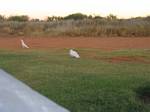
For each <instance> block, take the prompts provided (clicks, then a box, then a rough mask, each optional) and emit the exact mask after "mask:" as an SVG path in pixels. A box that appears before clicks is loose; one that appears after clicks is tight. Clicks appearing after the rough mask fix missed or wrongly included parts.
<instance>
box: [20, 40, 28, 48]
mask: <svg viewBox="0 0 150 112" xmlns="http://www.w3.org/2000/svg"><path fill="white" fill-rule="evenodd" d="M21 46H22V48H29V47H28V46H27V44H25V43H24V41H23V40H22V39H21Z"/></svg>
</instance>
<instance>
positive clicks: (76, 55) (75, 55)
mask: <svg viewBox="0 0 150 112" xmlns="http://www.w3.org/2000/svg"><path fill="white" fill-rule="evenodd" d="M69 55H70V56H71V57H73V58H80V56H79V54H78V52H77V51H75V50H73V49H70V50H69Z"/></svg>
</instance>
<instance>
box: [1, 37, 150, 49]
mask: <svg viewBox="0 0 150 112" xmlns="http://www.w3.org/2000/svg"><path fill="white" fill-rule="evenodd" d="M22 38H23V39H24V41H25V42H26V44H27V45H28V46H30V48H33V49H49V48H98V49H101V50H118V49H150V38H148V37H147V38H144V37H140V38H121V37H114V38H113V37H112V38H92V37H88V38H84V37H77V38H76V37H73V38H71V37H66V38H64V37H63V38H61V37H56V38H53V37H49V38H48V37H47V38H44V37H43V38H42V37H40V38H36V37H35V38H32V37H31V38H27V37H26V38H25V37H14V38H12V37H11V38H10V37H0V48H5V49H20V48H21V44H20V39H22Z"/></svg>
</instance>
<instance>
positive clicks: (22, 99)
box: [0, 69, 69, 112]
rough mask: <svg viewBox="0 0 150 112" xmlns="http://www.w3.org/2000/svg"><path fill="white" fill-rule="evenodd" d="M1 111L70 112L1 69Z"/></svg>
mask: <svg viewBox="0 0 150 112" xmlns="http://www.w3.org/2000/svg"><path fill="white" fill-rule="evenodd" d="M0 112H69V111H68V110H67V109H65V108H63V107H61V106H60V105H58V104H56V103H55V102H53V101H51V100H50V99H48V98H46V97H45V96H43V95H40V94H39V93H38V92H36V91H34V90H33V89H31V88H30V87H28V86H27V85H25V84H24V83H22V82H21V81H19V80H17V79H15V78H13V77H12V76H11V75H10V74H8V73H7V72H5V71H3V70H1V69H0Z"/></svg>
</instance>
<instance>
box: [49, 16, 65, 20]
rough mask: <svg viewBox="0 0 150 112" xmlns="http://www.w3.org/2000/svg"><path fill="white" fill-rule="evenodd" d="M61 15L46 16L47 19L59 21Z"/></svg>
mask: <svg viewBox="0 0 150 112" xmlns="http://www.w3.org/2000/svg"><path fill="white" fill-rule="evenodd" d="M62 19H63V17H60V16H51V17H47V21H59V20H62Z"/></svg>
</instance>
